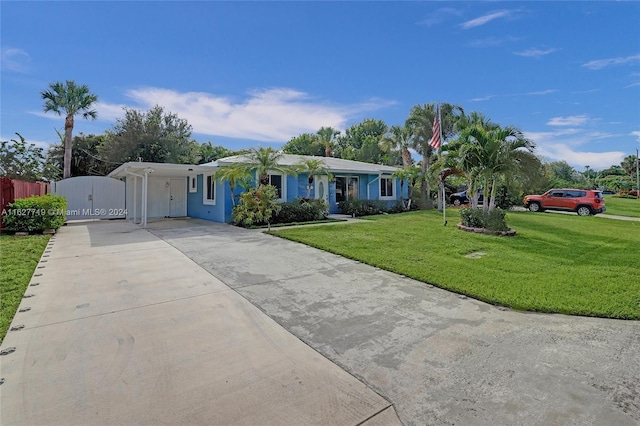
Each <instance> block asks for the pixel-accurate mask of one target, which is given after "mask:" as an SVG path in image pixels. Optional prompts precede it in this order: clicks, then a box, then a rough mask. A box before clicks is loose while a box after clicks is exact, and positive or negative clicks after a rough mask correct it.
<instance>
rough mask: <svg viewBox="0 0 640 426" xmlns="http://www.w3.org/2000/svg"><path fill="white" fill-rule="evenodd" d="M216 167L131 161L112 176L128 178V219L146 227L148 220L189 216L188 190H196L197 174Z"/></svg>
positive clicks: (126, 186)
mask: <svg viewBox="0 0 640 426" xmlns="http://www.w3.org/2000/svg"><path fill="white" fill-rule="evenodd" d="M215 169H216V168H215V167H211V166H202V165H195V164H171V163H147V162H129V163H125V164H122V165H121V166H119V167H118V168H117V169H115V170H114V171H112V172H111V173H109V177H112V178H116V179H121V180H124V181H125V188H126V191H125V192H126V208H127V212H126V219H127V220H130V221H132V222H133V223H137V224H141V225H142V227H143V228H146V227H147V221H148V219H156V218H165V217H184V216H188V212H187V193H188V192H191V191H193V190H194V189H195V184H196V176H197V175H198V174H202V173H203V172H205V171H209V172H212V171H214V170H215Z"/></svg>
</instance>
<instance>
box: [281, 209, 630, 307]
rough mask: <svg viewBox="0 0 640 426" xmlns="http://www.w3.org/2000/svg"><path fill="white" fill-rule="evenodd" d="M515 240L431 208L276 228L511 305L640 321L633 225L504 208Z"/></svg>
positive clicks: (283, 234) (286, 235) (329, 248)
mask: <svg viewBox="0 0 640 426" xmlns="http://www.w3.org/2000/svg"><path fill="white" fill-rule="evenodd" d="M507 218H508V223H509V226H510V227H511V228H513V229H515V230H517V235H516V236H514V237H509V238H505V237H497V236H492V235H484V234H476V233H468V232H463V231H460V230H458V229H457V228H456V226H455V222H456V219H457V217H456V211H455V210H451V213H450V215H449V223H450V225H449V226H446V227H445V226H443V223H442V216H441V214H439V213H438V212H436V211H429V212H425V211H419V212H411V213H403V214H398V215H384V216H373V217H371V220H370V221H369V222H368V223H357V224H351V225H349V226H340V227H336V226H321V227H309V228H296V229H283V230H277V231H272V232H271V234H273V235H277V236H279V237H283V238H287V239H290V240H293V241H298V242H301V243H304V244H307V245H310V246H313V247H317V248H320V249H322V250H326V251H329V252H332V253H336V254H339V255H342V256H345V257H348V258H351V259H355V260H358V261H361V262H363V263H367V264H370V265H373V266H377V267H379V268H382V269H386V270H389V271H392V272H396V273H398V274H401V275H405V276H408V277H411V278H414V279H416V280H419V281H423V282H425V283H429V284H433V285H435V286H438V287H441V288H444V289H447V290H450V291H453V292H456V293H460V294H464V295H467V296H470V297H474V298H476V299H479V300H483V301H485V302H488V303H492V304H496V305H502V306H506V307H510V308H512V309H515V310H527V311H538V312H555V313H563V314H572V315H584V316H597V317H608V318H622V319H636V320H637V319H640V280H639V279H638V274H639V271H640V258H639V257H638V252H637V248H638V247H639V246H640V222H637V221H619V220H612V219H605V218H598V217H579V216H577V215H559V214H547V213H530V212H510V213H509V214H508V217H507Z"/></svg>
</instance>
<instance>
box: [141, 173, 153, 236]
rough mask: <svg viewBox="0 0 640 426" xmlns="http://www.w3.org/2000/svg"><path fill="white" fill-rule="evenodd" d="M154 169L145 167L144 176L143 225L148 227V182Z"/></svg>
mask: <svg viewBox="0 0 640 426" xmlns="http://www.w3.org/2000/svg"><path fill="white" fill-rule="evenodd" d="M151 172H152V170H151V169H149V168H147V169H144V178H143V179H142V227H143V228H145V229H146V227H147V197H148V194H147V192H148V188H147V186H148V184H149V173H151Z"/></svg>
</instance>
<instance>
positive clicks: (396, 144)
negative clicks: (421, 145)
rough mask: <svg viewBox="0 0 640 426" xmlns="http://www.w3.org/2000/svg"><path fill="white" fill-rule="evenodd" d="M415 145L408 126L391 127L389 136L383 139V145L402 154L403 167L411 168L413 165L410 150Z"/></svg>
mask: <svg viewBox="0 0 640 426" xmlns="http://www.w3.org/2000/svg"><path fill="white" fill-rule="evenodd" d="M412 143H413V133H412V132H411V129H410V128H409V127H408V126H406V125H405V126H391V128H390V129H389V134H388V135H387V136H385V137H384V138H383V139H382V144H383V145H386V146H387V147H388V148H390V149H397V150H399V151H400V152H401V154H402V165H403V166H404V167H409V166H410V165H411V164H413V159H412V158H411V152H409V148H410V147H411V144H412Z"/></svg>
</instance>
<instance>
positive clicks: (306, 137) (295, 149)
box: [282, 133, 326, 156]
mask: <svg viewBox="0 0 640 426" xmlns="http://www.w3.org/2000/svg"><path fill="white" fill-rule="evenodd" d="M282 152H284V153H285V154H296V155H315V156H323V155H325V154H326V152H325V147H324V146H323V145H322V143H321V142H320V140H319V138H318V135H317V134H311V133H303V134H301V135H300V136H296V137H294V138H291V140H290V141H289V142H287V143H286V144H284V146H283V147H282Z"/></svg>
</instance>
